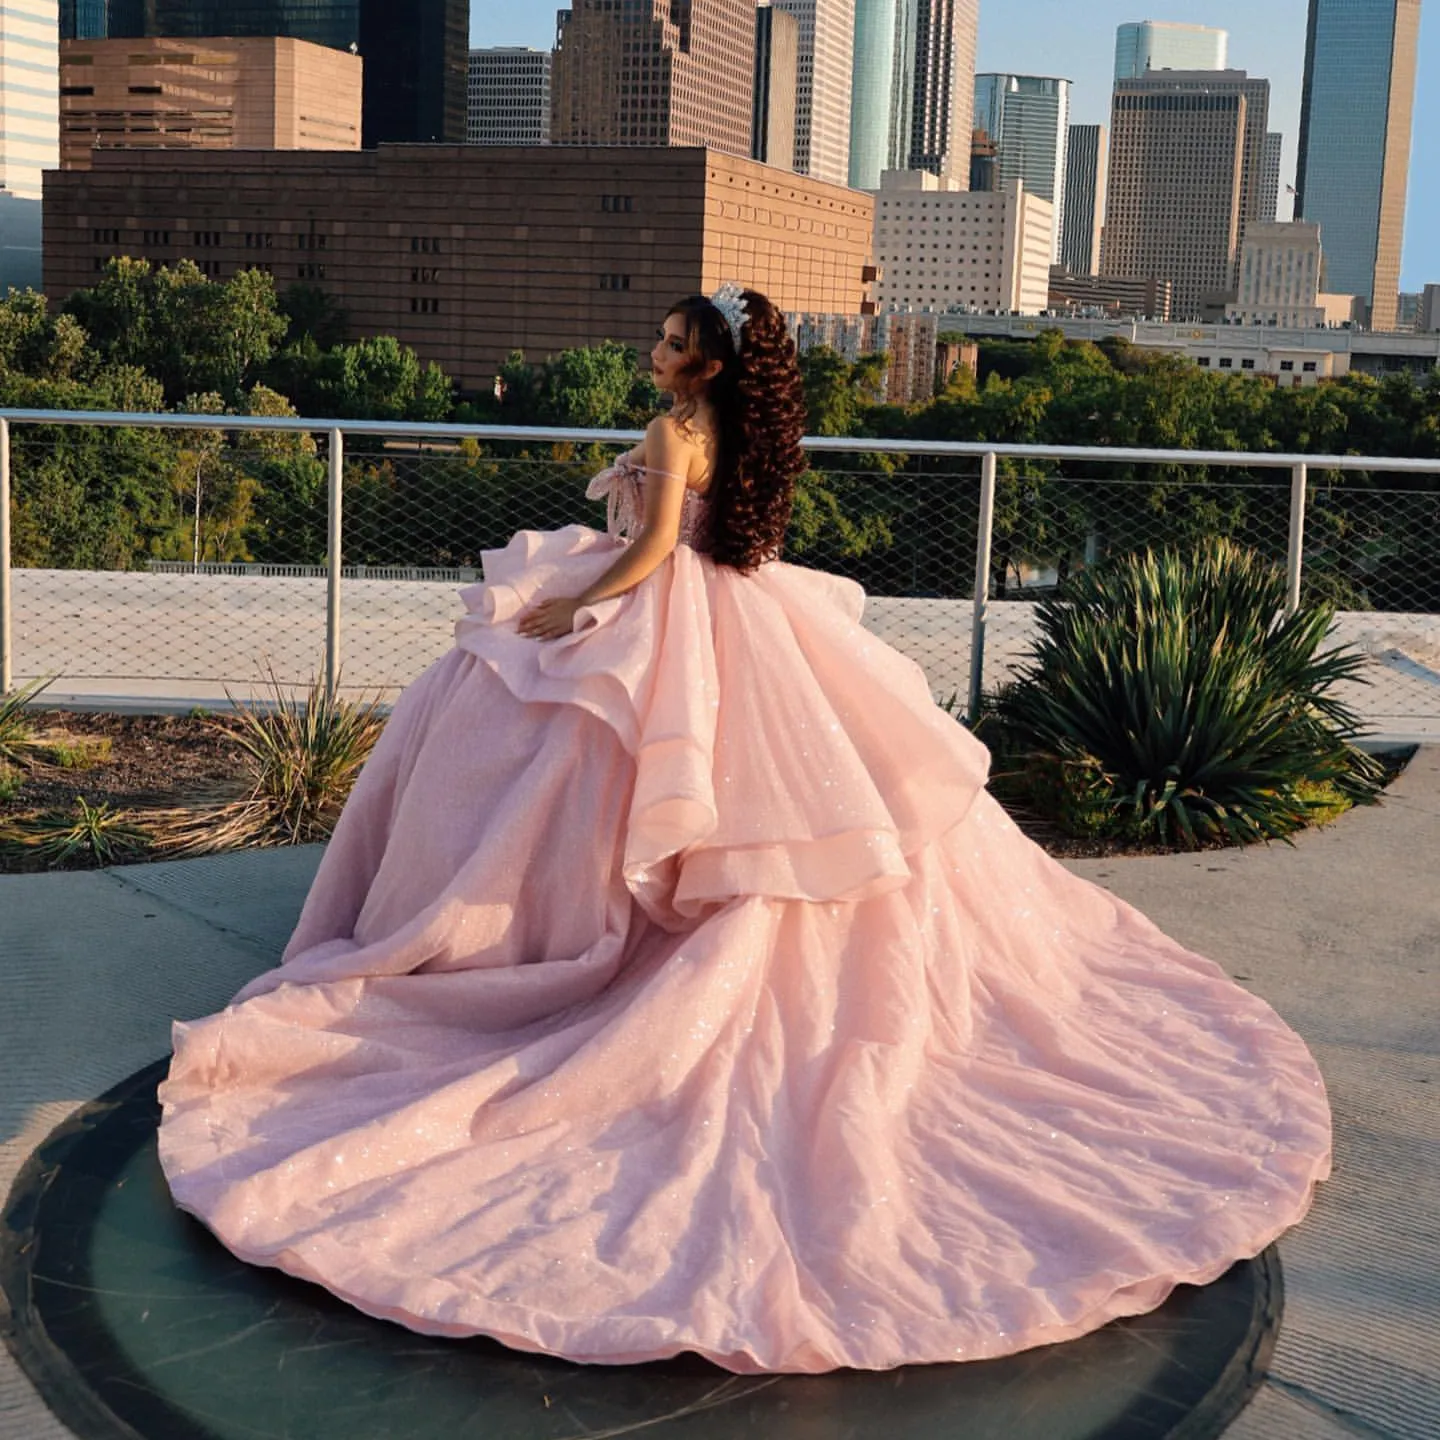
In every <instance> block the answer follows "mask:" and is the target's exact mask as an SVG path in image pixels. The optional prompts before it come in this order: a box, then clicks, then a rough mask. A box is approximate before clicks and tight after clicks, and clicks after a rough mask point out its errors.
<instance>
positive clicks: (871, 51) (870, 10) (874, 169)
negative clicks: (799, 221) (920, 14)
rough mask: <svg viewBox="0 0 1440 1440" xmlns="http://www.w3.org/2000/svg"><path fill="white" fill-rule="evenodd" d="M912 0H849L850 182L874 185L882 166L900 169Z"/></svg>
mask: <svg viewBox="0 0 1440 1440" xmlns="http://www.w3.org/2000/svg"><path fill="white" fill-rule="evenodd" d="M915 18H916V17H915V0H855V71H854V78H853V81H852V84H851V88H850V185H851V188H852V189H856V190H878V189H879V188H880V174H881V172H882V171H884V170H903V169H904V168H905V164H906V161H907V159H908V157H909V151H910V115H911V105H912V103H913V101H914V92H915V38H916V36H915Z"/></svg>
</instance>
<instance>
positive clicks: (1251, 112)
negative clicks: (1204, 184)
mask: <svg viewBox="0 0 1440 1440" xmlns="http://www.w3.org/2000/svg"><path fill="white" fill-rule="evenodd" d="M1122 85H1123V86H1127V87H1130V88H1132V89H1133V88H1134V87H1136V86H1144V85H1151V86H1157V85H1158V86H1160V87H1161V88H1162V89H1164V90H1166V91H1168V92H1174V91H1177V90H1187V91H1201V92H1204V93H1206V94H1210V95H1221V94H1238V95H1243V96H1244V97H1245V135H1244V143H1243V147H1242V156H1241V166H1240V222H1239V230H1238V232H1237V234H1236V236H1235V256H1234V264H1235V266H1237V267H1238V265H1239V263H1240V247H1241V245H1243V244H1244V243H1245V231H1246V229H1247V227H1248V226H1250V225H1251V224H1253V223H1254V222H1255V221H1257V220H1259V221H1265V220H1274V218H1275V210H1274V207H1273V205H1272V207H1271V209H1270V211H1269V213H1268V214H1267V213H1266V211H1265V146H1266V136H1267V135H1268V134H1269V129H1268V126H1269V121H1270V82H1269V81H1268V80H1265V79H1263V78H1262V77H1260V76H1258V75H1249V74H1247V73H1246V72H1245V71H1244V70H1165V71H1156V70H1151V71H1149V72H1148V73H1147V74H1146V75H1144V76H1142V77H1141V78H1140V79H1138V80H1126V81H1116V85H1115V88H1116V90H1117V91H1118V90H1119V89H1120V88H1121V86H1122ZM1181 163H1182V164H1183V161H1182V162H1181ZM1111 179H1112V181H1113V179H1114V176H1113V175H1112V177H1111ZM1237 273H1238V271H1235V270H1232V273H1231V276H1230V280H1229V282H1228V288H1233V287H1234V284H1235V278H1236V274H1237ZM1177 303H1178V297H1177Z"/></svg>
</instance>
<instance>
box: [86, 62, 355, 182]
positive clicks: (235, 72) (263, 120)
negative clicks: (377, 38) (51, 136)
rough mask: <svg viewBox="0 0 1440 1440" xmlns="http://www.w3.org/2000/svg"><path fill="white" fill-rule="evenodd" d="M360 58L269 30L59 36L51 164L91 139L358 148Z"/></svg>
mask: <svg viewBox="0 0 1440 1440" xmlns="http://www.w3.org/2000/svg"><path fill="white" fill-rule="evenodd" d="M362 74H363V66H362V64H361V61H360V58H359V57H358V56H356V55H350V54H348V53H346V52H345V51H343V50H332V49H330V48H329V47H328V46H325V45H312V44H310V43H309V42H308V41H305V40H288V39H281V38H277V37H275V36H263V37H260V36H257V37H253V38H241V39H235V38H227V39H204V40H180V39H166V38H163V37H151V38H146V39H136V40H62V41H61V42H60V164H61V166H62V167H63V168H65V169H67V170H80V169H87V168H88V167H89V165H90V158H91V155H92V154H93V152H94V151H96V150H100V149H110V148H116V147H119V148H123V149H175V148H183V149H203V150H358V149H359V148H360V95H361V79H362Z"/></svg>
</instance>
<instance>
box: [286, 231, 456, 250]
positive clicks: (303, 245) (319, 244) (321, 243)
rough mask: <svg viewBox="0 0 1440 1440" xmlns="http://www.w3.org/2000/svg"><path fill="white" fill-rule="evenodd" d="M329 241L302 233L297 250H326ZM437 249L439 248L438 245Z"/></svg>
mask: <svg viewBox="0 0 1440 1440" xmlns="http://www.w3.org/2000/svg"><path fill="white" fill-rule="evenodd" d="M329 239H330V237H329V236H328V235H316V234H315V233H313V232H306V233H302V234H300V235H297V236H296V237H295V248H296V249H297V250H324V249H327V248H328V242H329ZM436 248H437V249H438V248H439V247H438V245H437V247H436Z"/></svg>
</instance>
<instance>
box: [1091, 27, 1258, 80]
mask: <svg viewBox="0 0 1440 1440" xmlns="http://www.w3.org/2000/svg"><path fill="white" fill-rule="evenodd" d="M1229 41H1230V36H1229V35H1228V34H1227V32H1226V31H1224V30H1211V29H1209V28H1208V27H1207V26H1204V25H1181V24H1178V23H1176V22H1174V21H1170V20H1139V21H1132V22H1131V23H1129V24H1126V25H1120V26H1117V27H1116V30H1115V78H1116V79H1117V80H1139V79H1140V78H1141V77H1142V76H1143V75H1144V74H1145V72H1146V71H1147V70H1223V69H1224V68H1225V51H1226V47H1227V46H1228V44H1229Z"/></svg>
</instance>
